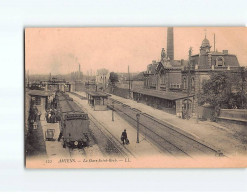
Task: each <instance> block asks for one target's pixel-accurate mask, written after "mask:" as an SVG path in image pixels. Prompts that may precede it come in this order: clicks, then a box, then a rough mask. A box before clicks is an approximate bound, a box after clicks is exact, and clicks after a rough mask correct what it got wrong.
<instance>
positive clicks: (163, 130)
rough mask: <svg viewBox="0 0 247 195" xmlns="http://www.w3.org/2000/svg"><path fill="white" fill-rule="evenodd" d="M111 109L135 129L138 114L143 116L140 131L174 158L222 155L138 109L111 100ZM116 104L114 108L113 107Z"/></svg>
mask: <svg viewBox="0 0 247 195" xmlns="http://www.w3.org/2000/svg"><path fill="white" fill-rule="evenodd" d="M109 100H110V101H111V102H110V103H109V107H110V109H113V110H115V112H116V113H118V114H119V115H120V116H121V117H123V118H124V119H125V120H126V121H128V122H129V123H130V124H131V125H132V126H134V127H135V128H136V127H137V119H136V114H137V113H139V114H141V117H140V123H139V127H140V131H141V132H142V134H144V135H145V137H147V138H148V139H149V140H150V141H151V142H153V143H155V144H156V145H157V146H158V147H159V148H160V149H161V150H162V151H164V152H169V153H170V154H172V155H174V156H189V157H193V156H196V155H197V156H198V155H211V156H215V155H222V154H219V151H218V150H216V149H214V148H213V147H210V146H208V145H206V144H205V143H202V142H200V141H198V140H196V139H195V138H193V137H192V136H189V135H186V134H185V133H182V132H180V131H178V130H177V129H176V128H174V127H172V126H171V125H169V124H166V123H165V122H163V121H160V120H158V119H156V118H154V117H152V116H151V115H148V114H146V113H142V112H141V111H140V110H138V109H134V108H131V107H130V106H128V105H126V104H123V103H122V102H119V101H117V100H114V99H112V98H109ZM113 104H114V108H113V107H112V105H113Z"/></svg>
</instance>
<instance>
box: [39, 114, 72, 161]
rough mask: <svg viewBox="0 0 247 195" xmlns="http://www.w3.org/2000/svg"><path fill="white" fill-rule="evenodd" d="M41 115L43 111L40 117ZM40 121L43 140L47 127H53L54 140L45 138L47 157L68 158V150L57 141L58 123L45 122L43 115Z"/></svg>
mask: <svg viewBox="0 0 247 195" xmlns="http://www.w3.org/2000/svg"><path fill="white" fill-rule="evenodd" d="M42 116H45V113H42V115H41V117H42ZM40 123H41V126H42V129H43V135H44V140H45V133H46V131H47V129H55V135H54V139H55V141H46V140H45V146H46V152H47V156H48V158H49V159H51V158H60V157H61V158H62V157H63V158H65V157H67V158H70V153H69V150H68V149H66V148H63V146H62V141H61V142H58V141H57V138H58V136H59V133H60V128H59V123H47V122H46V120H45V118H44V117H42V118H41V121H40Z"/></svg>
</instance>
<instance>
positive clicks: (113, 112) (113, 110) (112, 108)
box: [112, 102, 114, 122]
mask: <svg viewBox="0 0 247 195" xmlns="http://www.w3.org/2000/svg"><path fill="white" fill-rule="evenodd" d="M112 121H113V122H114V102H112Z"/></svg>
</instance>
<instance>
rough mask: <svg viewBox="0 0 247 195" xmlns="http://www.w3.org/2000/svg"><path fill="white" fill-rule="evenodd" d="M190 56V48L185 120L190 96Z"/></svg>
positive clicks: (190, 50) (190, 51)
mask: <svg viewBox="0 0 247 195" xmlns="http://www.w3.org/2000/svg"><path fill="white" fill-rule="evenodd" d="M191 54H192V47H190V49H189V64H188V76H187V78H188V87H187V106H186V115H187V116H186V118H187V119H189V96H190V80H191V75H190V66H191Z"/></svg>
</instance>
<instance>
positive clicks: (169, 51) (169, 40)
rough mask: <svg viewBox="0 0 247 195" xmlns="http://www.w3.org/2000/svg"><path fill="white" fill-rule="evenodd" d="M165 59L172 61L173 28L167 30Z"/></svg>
mask: <svg viewBox="0 0 247 195" xmlns="http://www.w3.org/2000/svg"><path fill="white" fill-rule="evenodd" d="M167 57H169V58H170V60H174V43H173V27H168V28H167Z"/></svg>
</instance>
